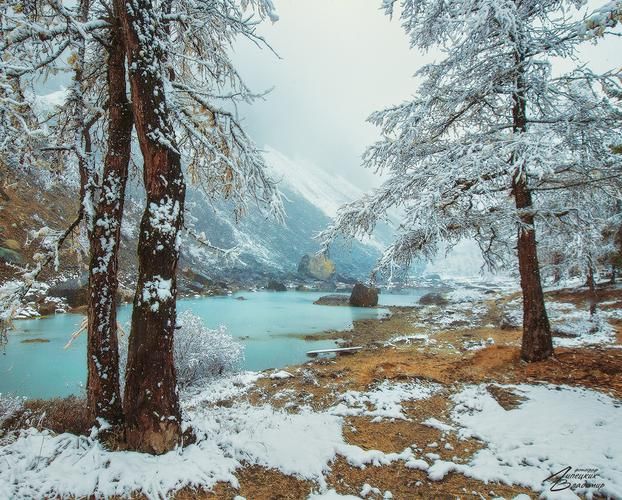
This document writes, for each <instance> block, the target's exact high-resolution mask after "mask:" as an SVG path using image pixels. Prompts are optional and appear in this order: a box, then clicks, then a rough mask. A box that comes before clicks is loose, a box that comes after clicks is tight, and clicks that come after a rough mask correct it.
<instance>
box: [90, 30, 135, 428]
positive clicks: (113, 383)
mask: <svg viewBox="0 0 622 500" xmlns="http://www.w3.org/2000/svg"><path fill="white" fill-rule="evenodd" d="M125 77H126V75H125V48H124V45H123V39H122V38H121V32H120V26H119V25H118V21H117V24H116V26H115V27H113V28H112V36H111V40H110V48H109V52H108V67H107V79H108V99H109V107H108V143H107V152H106V157H105V160H104V170H103V174H102V185H101V193H100V196H99V200H98V203H97V205H96V208H95V221H94V224H93V227H92V231H91V232H90V250H91V262H90V266H89V296H88V347H87V361H88V379H87V406H88V410H89V417H90V418H91V420H93V421H95V420H96V419H97V418H103V419H104V420H106V421H107V422H108V423H110V424H112V425H118V424H121V423H122V422H123V409H122V406H121V395H120V392H119V350H118V341H117V310H116V309H117V301H116V294H117V289H118V286H119V280H118V260H119V248H120V241H121V221H122V218H123V204H124V201H125V186H126V184H127V176H128V166H129V162H130V152H131V141H132V112H131V108H130V104H129V102H128V99H127V94H126V85H125V82H126V78H125Z"/></svg>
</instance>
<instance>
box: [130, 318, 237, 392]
mask: <svg viewBox="0 0 622 500" xmlns="http://www.w3.org/2000/svg"><path fill="white" fill-rule="evenodd" d="M177 323H178V329H177V330H176V331H175V339H174V341H173V343H174V359H175V368H176V369H177V384H178V385H179V387H180V388H182V389H183V388H186V387H190V386H192V385H194V384H196V383H198V382H200V381H201V380H204V379H210V378H214V377H218V376H221V375H223V374H225V373H228V372H231V371H234V370H235V369H236V368H237V367H238V366H239V365H240V363H241V362H242V360H243V359H244V346H243V345H242V344H241V343H240V342H237V341H236V340H235V339H234V338H233V337H232V336H231V335H229V334H228V333H227V330H226V328H225V327H224V326H221V327H220V328H218V329H216V330H212V329H210V328H207V327H206V326H205V324H204V323H203V320H202V319H201V318H200V317H199V316H197V315H195V314H193V313H192V312H191V311H184V312H183V313H181V314H180V315H179V316H178V318H177ZM127 347H128V339H127V336H120V337H119V370H120V373H121V374H122V375H121V379H122V380H121V385H122V386H123V378H124V377H123V374H124V373H125V367H126V364H127Z"/></svg>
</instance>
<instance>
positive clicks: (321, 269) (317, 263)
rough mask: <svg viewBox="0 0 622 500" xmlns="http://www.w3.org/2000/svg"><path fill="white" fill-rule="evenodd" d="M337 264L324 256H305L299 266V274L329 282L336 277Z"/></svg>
mask: <svg viewBox="0 0 622 500" xmlns="http://www.w3.org/2000/svg"><path fill="white" fill-rule="evenodd" d="M335 271H336V267H335V263H334V262H333V261H332V260H330V259H329V258H328V257H326V256H324V255H309V254H307V255H304V256H303V257H302V259H300V264H298V274H301V275H303V276H309V277H311V278H315V279H317V280H322V281H327V280H329V279H331V278H332V277H333V276H334V275H335Z"/></svg>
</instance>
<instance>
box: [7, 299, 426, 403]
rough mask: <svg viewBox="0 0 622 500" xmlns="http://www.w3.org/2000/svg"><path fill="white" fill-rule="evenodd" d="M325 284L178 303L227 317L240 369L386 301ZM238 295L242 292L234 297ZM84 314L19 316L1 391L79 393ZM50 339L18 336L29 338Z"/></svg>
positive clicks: (292, 350) (265, 363) (281, 361)
mask: <svg viewBox="0 0 622 500" xmlns="http://www.w3.org/2000/svg"><path fill="white" fill-rule="evenodd" d="M427 291H428V290H424V289H421V290H411V291H409V293H407V294H399V295H398V294H386V293H383V294H381V295H380V305H381V306H382V305H384V306H390V305H414V304H415V303H416V302H417V300H418V299H419V297H421V295H423V294H424V293H426V292H427ZM322 295H326V292H266V291H261V292H239V293H236V294H234V295H231V296H226V297H202V298H198V299H181V300H179V301H178V303H177V304H178V310H179V311H184V310H187V309H190V310H192V311H193V312H194V313H195V314H197V315H199V316H200V317H201V318H203V321H204V322H205V324H206V325H207V326H208V327H210V328H216V327H218V326H219V325H225V326H226V327H227V331H228V332H229V333H230V334H231V335H233V336H234V337H237V338H239V339H240V341H241V342H242V343H243V344H244V346H245V360H244V363H243V365H242V369H244V370H263V369H266V368H279V367H283V366H286V365H290V364H296V363H302V362H304V361H306V360H308V359H309V358H307V356H306V352H307V351H309V350H313V349H326V348H330V347H334V346H335V342H333V341H332V340H319V341H305V340H303V339H302V338H299V337H297V336H296V335H297V334H310V333H319V332H322V331H325V330H344V329H348V328H351V327H352V321H354V320H357V319H370V318H380V317H383V316H385V315H387V314H388V310H387V309H383V308H382V307H380V308H377V309H362V308H353V307H335V306H319V305H315V304H313V301H315V300H317V299H318V298H319V297H321V296H322ZM240 296H243V297H244V298H245V299H246V300H237V298H238V297H240ZM130 314H131V307H130V306H129V305H125V306H121V307H120V308H119V322H120V323H121V324H122V325H124V329H125V330H126V331H127V330H128V329H129V328H126V327H125V325H126V324H128V323H129V320H130ZM83 318H84V316H82V315H79V314H57V315H54V316H49V317H46V318H41V319H32V320H17V321H15V323H14V324H15V329H14V330H12V331H11V332H9V341H8V344H7V345H6V348H5V351H4V353H3V354H0V393H3V394H6V393H11V394H16V395H19V396H26V397H29V398H52V397H59V396H60V397H62V396H68V395H70V394H81V393H83V391H84V388H83V386H84V384H85V383H86V363H85V358H86V333H84V332H83V333H82V334H81V335H80V337H78V338H77V339H76V340H75V341H74V342H73V344H72V345H71V346H70V347H69V348H68V349H67V350H65V349H63V347H64V345H65V344H66V343H67V341H68V340H69V338H70V336H71V334H72V333H73V332H75V331H76V330H77V329H78V328H79V326H80V323H81V322H82V320H83ZM39 338H40V339H47V340H49V342H41V343H23V342H22V341H23V340H28V339H39Z"/></svg>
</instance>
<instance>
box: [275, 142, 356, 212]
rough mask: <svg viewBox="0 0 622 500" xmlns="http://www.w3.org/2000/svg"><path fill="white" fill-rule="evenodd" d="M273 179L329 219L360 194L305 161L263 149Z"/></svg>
mask: <svg viewBox="0 0 622 500" xmlns="http://www.w3.org/2000/svg"><path fill="white" fill-rule="evenodd" d="M264 150H265V153H264V156H265V158H266V163H267V164H268V168H269V170H270V173H271V174H272V176H273V177H274V178H275V179H277V180H278V181H280V183H281V185H282V186H283V187H287V188H288V189H290V190H291V191H294V192H295V193H297V194H299V195H300V196H302V197H303V198H304V199H305V200H307V201H308V202H309V203H311V204H312V205H314V206H316V207H317V208H319V209H320V210H321V211H322V212H324V214H326V215H327V216H328V217H334V216H335V215H336V214H337V210H338V208H339V207H340V206H341V205H343V204H344V203H347V202H350V201H352V200H355V199H356V198H359V197H360V196H361V195H362V194H363V191H361V190H360V189H359V188H358V187H356V186H354V185H353V184H352V183H351V182H350V181H348V180H347V179H345V178H344V177H342V176H340V175H338V174H329V173H328V172H326V171H325V170H323V169H321V168H320V167H318V166H317V165H316V164H314V163H313V162H311V161H309V160H307V159H299V158H297V159H291V158H288V157H287V156H285V155H284V154H283V153H281V152H279V151H277V150H276V149H274V148H272V147H270V146H266V147H265V148H264Z"/></svg>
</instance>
